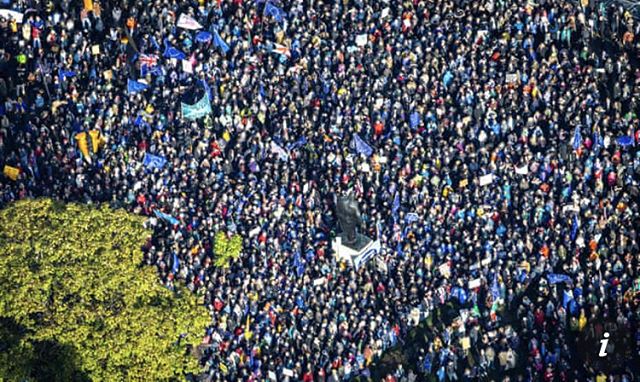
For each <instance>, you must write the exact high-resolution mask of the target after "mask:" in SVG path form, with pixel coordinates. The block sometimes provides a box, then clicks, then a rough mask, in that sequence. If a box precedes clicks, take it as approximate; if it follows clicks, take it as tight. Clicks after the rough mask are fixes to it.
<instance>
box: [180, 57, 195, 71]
mask: <svg viewBox="0 0 640 382" xmlns="http://www.w3.org/2000/svg"><path fill="white" fill-rule="evenodd" d="M182 70H183V71H184V72H185V73H193V65H191V62H189V61H187V60H182Z"/></svg>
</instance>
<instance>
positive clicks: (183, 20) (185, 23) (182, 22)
mask: <svg viewBox="0 0 640 382" xmlns="http://www.w3.org/2000/svg"><path fill="white" fill-rule="evenodd" d="M177 25H178V27H179V28H183V29H189V30H197V29H201V28H202V25H200V23H199V22H197V21H196V20H195V19H194V18H193V17H191V16H189V15H185V14H184V13H183V14H181V15H180V18H178V24H177Z"/></svg>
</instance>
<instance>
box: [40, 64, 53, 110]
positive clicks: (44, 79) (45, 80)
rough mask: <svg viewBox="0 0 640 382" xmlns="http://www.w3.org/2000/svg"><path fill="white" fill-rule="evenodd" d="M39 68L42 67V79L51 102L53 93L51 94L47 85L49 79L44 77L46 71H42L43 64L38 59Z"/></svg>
mask: <svg viewBox="0 0 640 382" xmlns="http://www.w3.org/2000/svg"><path fill="white" fill-rule="evenodd" d="M38 66H39V67H40V78H42V83H43V84H44V88H45V89H46V90H47V97H49V102H51V93H50V92H49V85H47V79H46V78H45V77H44V70H43V69H42V62H41V61H40V58H38Z"/></svg>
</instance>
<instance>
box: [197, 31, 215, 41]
mask: <svg viewBox="0 0 640 382" xmlns="http://www.w3.org/2000/svg"><path fill="white" fill-rule="evenodd" d="M212 38H213V35H212V34H211V33H209V32H207V31H201V32H198V34H197V35H196V41H197V42H202V43H205V42H209V41H211V39H212Z"/></svg>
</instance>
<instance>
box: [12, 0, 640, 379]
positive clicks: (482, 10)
mask: <svg viewBox="0 0 640 382" xmlns="http://www.w3.org/2000/svg"><path fill="white" fill-rule="evenodd" d="M2 3H3V5H2V6H3V7H4V8H5V9H4V12H0V15H1V18H0V41H1V42H0V48H1V52H0V53H1V54H0V68H1V71H0V99H1V101H2V102H1V104H0V168H3V169H4V177H3V178H2V179H1V182H0V200H1V201H0V203H2V204H6V203H8V202H11V201H13V200H17V199H21V198H30V197H38V196H52V197H56V198H59V199H62V200H69V201H83V202H87V203H104V202H107V203H111V204H112V205H113V206H114V207H124V208H126V209H128V210H130V211H132V212H135V213H138V214H142V215H147V216H149V217H150V218H149V221H148V224H149V227H151V228H152V229H153V230H154V234H153V237H152V238H151V239H150V240H149V242H148V243H147V245H146V246H145V259H144V261H145V262H146V263H147V264H153V265H156V266H157V267H158V270H159V274H160V277H161V279H162V282H163V283H165V284H166V285H167V286H168V287H173V286H175V285H178V284H181V285H186V286H187V288H189V289H190V290H192V291H194V292H195V293H200V294H201V295H202V296H203V299H204V304H205V305H206V306H207V307H208V308H209V310H210V312H211V317H212V321H211V325H210V326H209V328H208V329H207V332H206V333H203V336H204V339H203V341H202V343H203V345H202V346H203V347H204V348H205V350H204V352H203V358H202V362H203V366H204V367H205V369H204V370H205V371H204V373H203V375H202V378H203V379H204V380H212V381H223V380H224V381H236V380H237V381H241V380H242V381H258V380H260V381H262V380H265V379H266V380H274V381H275V380H277V381H288V380H289V381H294V380H302V381H334V382H335V381H342V380H348V379H354V378H361V379H365V380H366V379H367V378H373V377H372V376H371V373H372V371H371V370H372V365H374V364H375V362H376V361H378V360H379V359H380V357H381V356H382V354H383V352H384V351H385V350H387V349H389V348H391V347H393V346H395V345H399V344H403V343H404V341H405V339H406V337H407V334H408V333H409V331H410V330H411V329H412V328H413V327H415V326H416V325H417V324H418V323H421V322H424V321H425V319H426V318H427V317H430V316H433V315H435V314H438V312H439V309H441V308H442V307H443V306H445V305H446V304H453V306H454V307H455V308H456V310H457V311H458V312H459V316H457V317H455V319H454V320H452V321H451V322H450V323H447V325H444V326H442V328H441V329H442V330H437V331H436V334H435V335H433V336H431V337H430V338H429V339H428V346H426V347H424V348H422V349H420V354H419V355H418V359H419V361H418V362H417V363H416V364H415V365H404V366H400V367H398V369H397V370H394V371H393V372H391V373H389V374H388V375H385V376H384V378H385V380H387V381H405V380H407V381H410V380H416V378H418V379H419V380H427V379H428V378H434V379H435V380H438V381H444V380H462V381H465V380H487V379H488V378H493V379H494V380H518V381H538V380H542V381H598V382H600V381H605V380H607V381H614V380H615V381H632V380H634V378H636V377H637V374H636V373H637V370H636V369H637V366H638V365H639V364H640V363H639V362H638V360H639V358H640V354H639V351H640V326H639V320H640V308H639V306H638V297H639V294H638V291H640V260H639V254H640V247H639V243H640V237H639V234H640V232H639V228H640V209H639V201H640V196H639V183H638V182H639V180H640V150H638V147H639V146H638V145H640V127H639V123H640V117H639V115H638V107H639V106H640V105H639V104H638V101H640V66H639V65H638V56H637V54H638V52H639V50H638V44H639V43H640V23H638V22H637V21H636V20H634V19H633V17H632V15H631V14H630V13H629V12H627V11H626V10H625V9H624V8H623V7H618V6H616V5H615V4H608V3H603V2H598V1H596V0H591V1H589V0H587V1H580V2H573V1H561V0H537V1H535V2H534V1H529V2H525V1H511V0H481V1H466V0H429V1H427V0H411V1H385V0H379V1H370V0H255V1H251V0H213V1H212V0H200V1H184V2H179V1H175V0H163V1H146V0H144V1H139V2H132V1H128V0H123V1H112V0H101V1H99V2H98V1H97V0H94V1H91V0H85V1H84V2H72V1H69V0H61V1H35V0H31V1H30V0H21V1H4V2H2ZM8 10H11V11H12V12H9V11H8ZM195 105H200V106H202V107H203V108H204V109H203V110H204V111H205V113H202V114H198V113H197V111H196V110H195ZM203 105H205V106H203ZM192 106H193V108H192ZM209 108H210V110H209ZM193 113H196V114H193ZM346 193H352V194H353V195H355V197H356V199H357V200H358V203H359V205H360V209H361V211H362V213H363V229H362V232H363V233H364V234H366V235H367V236H369V237H371V238H379V240H380V242H381V244H382V251H381V253H380V254H379V255H378V256H377V257H375V258H374V259H372V260H370V261H369V262H368V263H367V264H366V265H365V266H363V267H361V268H359V269H354V267H353V266H350V265H349V264H346V263H344V262H341V261H340V260H339V259H337V257H336V256H335V253H333V251H332V247H331V241H332V239H333V238H334V237H335V235H336V233H338V232H339V231H340V229H339V227H338V225H337V219H336V214H335V198H336V196H339V195H343V194H346ZM217 232H224V233H225V234H226V235H229V236H231V235H240V237H241V238H242V240H243V248H242V251H241V255H240V257H238V258H237V259H235V260H232V261H231V263H230V265H229V266H228V267H221V266H215V265H214V264H213V263H214V258H215V254H214V251H213V249H214V240H213V239H214V236H215V234H216V233H217ZM604 332H607V333H609V334H610V336H611V337H610V338H611V341H610V344H611V345H610V350H609V352H608V355H607V356H606V357H605V358H602V357H598V351H599V347H600V340H601V339H602V338H603V337H602V336H603V333H604ZM634 361H635V364H634ZM634 367H636V369H634ZM408 369H411V370H408Z"/></svg>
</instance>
